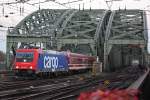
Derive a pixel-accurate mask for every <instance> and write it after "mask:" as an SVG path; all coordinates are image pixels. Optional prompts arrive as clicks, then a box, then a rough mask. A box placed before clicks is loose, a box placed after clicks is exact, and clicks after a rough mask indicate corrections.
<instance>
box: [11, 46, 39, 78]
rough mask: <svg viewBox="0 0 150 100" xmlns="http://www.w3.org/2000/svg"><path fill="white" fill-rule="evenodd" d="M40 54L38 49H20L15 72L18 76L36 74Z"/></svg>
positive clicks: (16, 58) (17, 52) (17, 54)
mask: <svg viewBox="0 0 150 100" xmlns="http://www.w3.org/2000/svg"><path fill="white" fill-rule="evenodd" d="M37 56H38V52H37V51H36V49H30V50H27V49H20V50H17V51H16V57H15V66H14V70H15V73H16V74H29V75H30V74H34V73H35V70H36V63H37V60H36V59H37Z"/></svg>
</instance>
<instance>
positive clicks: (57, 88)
mask: <svg viewBox="0 0 150 100" xmlns="http://www.w3.org/2000/svg"><path fill="white" fill-rule="evenodd" d="M138 71H139V70H138ZM137 73H138V74H137ZM142 73H143V72H142V71H139V72H136V71H135V70H133V71H132V70H131V69H128V70H125V71H122V72H116V73H111V74H110V75H106V76H105V77H101V76H96V77H86V78H85V79H84V80H79V77H77V76H76V78H75V77H73V76H71V77H67V78H66V79H65V78H62V79H59V78H58V79H50V80H37V81H36V80H35V81H31V83H30V81H29V83H28V85H25V84H22V85H20V86H18V87H15V88H13V89H11V90H8V91H4V90H1V92H0V99H1V100H5V99H7V100H14V99H16V100H56V99H57V100H64V99H65V100H68V99H71V100H73V99H76V98H77V96H78V95H79V94H80V92H82V91H86V90H87V89H88V90H90V89H94V88H99V89H101V88H105V89H114V88H118V89H125V88H127V87H128V86H129V85H130V84H132V82H133V81H135V80H136V79H137V78H138V77H139V76H140V75H141V74H142ZM22 82H23V81H22ZM42 82H43V83H42ZM14 83H15V82H14ZM39 83H41V84H39ZM24 85H25V86H24ZM26 86H27V87H26ZM11 87H12V86H11ZM3 89H6V87H4V88H3Z"/></svg>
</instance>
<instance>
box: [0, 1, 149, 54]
mask: <svg viewBox="0 0 150 100" xmlns="http://www.w3.org/2000/svg"><path fill="white" fill-rule="evenodd" d="M17 1H19V0H0V26H3V27H0V50H1V51H3V52H6V34H7V29H8V27H15V26H16V25H17V24H18V23H19V22H20V21H21V20H22V19H23V18H24V17H26V16H27V15H29V14H31V13H32V12H34V11H36V10H38V9H39V8H40V9H58V8H59V9H79V5H80V8H81V9H82V8H83V5H84V8H85V9H90V7H91V8H92V9H111V10H116V9H119V8H120V9H124V8H126V9H142V10H150V0H113V2H108V3H106V1H112V0H55V2H52V1H51V0H29V1H28V2H26V3H17V4H13V3H14V2H17ZM24 1H27V0H24ZM44 1H48V2H45V3H43V2H44ZM74 1H78V2H74ZM39 2H40V4H39ZM68 2H73V3H68ZM8 3H12V4H9V5H8ZM63 3H64V4H65V3H68V4H65V5H63V6H62V5H61V4H63ZM21 8H22V9H24V10H22V11H20V9H21ZM149 15H150V14H149ZM149 22H150V21H149ZM148 24H149V25H150V23H148ZM149 34H150V33H149Z"/></svg>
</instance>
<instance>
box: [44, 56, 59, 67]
mask: <svg viewBox="0 0 150 100" xmlns="http://www.w3.org/2000/svg"><path fill="white" fill-rule="evenodd" d="M44 68H52V69H57V68H58V57H50V56H45V57H44Z"/></svg>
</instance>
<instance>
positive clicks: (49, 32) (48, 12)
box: [6, 9, 74, 67]
mask: <svg viewBox="0 0 150 100" xmlns="http://www.w3.org/2000/svg"><path fill="white" fill-rule="evenodd" d="M73 12H74V10H57V9H55V10H52V9H43V10H38V11H36V12H33V13H32V14H30V15H28V16H27V17H25V18H24V19H23V20H22V21H21V22H20V23H19V24H18V25H17V26H16V27H15V28H13V29H10V30H8V35H7V51H6V52H7V67H8V66H10V56H11V55H12V54H10V51H11V47H12V46H13V47H14V48H16V49H17V48H25V47H26V48H30V47H32V46H36V45H37V44H40V45H41V43H42V44H43V46H44V48H47V49H50V48H54V46H55V44H56V43H55V41H56V40H55V39H56V37H57V32H58V31H59V29H60V27H62V26H63V23H64V21H65V20H66V19H67V18H68V17H69V16H70V14H72V13H73ZM31 37H32V38H31ZM41 38H42V39H41ZM18 44H20V47H18Z"/></svg>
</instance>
